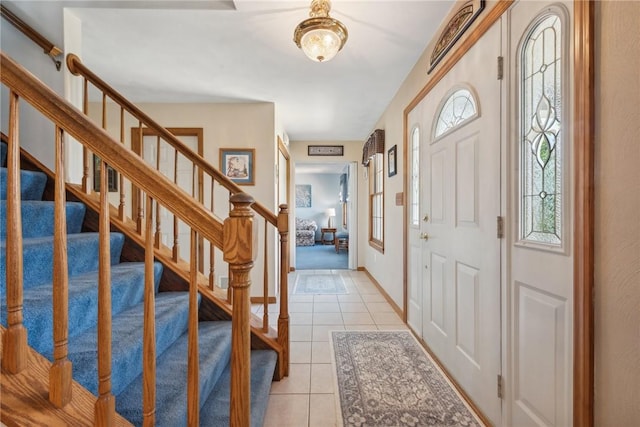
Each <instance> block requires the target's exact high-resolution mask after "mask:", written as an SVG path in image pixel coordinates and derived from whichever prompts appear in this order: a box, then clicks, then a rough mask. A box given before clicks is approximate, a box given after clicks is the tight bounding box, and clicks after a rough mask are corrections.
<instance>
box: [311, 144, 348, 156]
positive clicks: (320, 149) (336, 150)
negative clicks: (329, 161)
mask: <svg viewBox="0 0 640 427" xmlns="http://www.w3.org/2000/svg"><path fill="white" fill-rule="evenodd" d="M307 156H344V145H309V146H308V147H307Z"/></svg>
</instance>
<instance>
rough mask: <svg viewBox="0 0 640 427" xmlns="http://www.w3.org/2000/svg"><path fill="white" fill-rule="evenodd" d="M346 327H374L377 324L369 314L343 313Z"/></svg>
mask: <svg viewBox="0 0 640 427" xmlns="http://www.w3.org/2000/svg"><path fill="white" fill-rule="evenodd" d="M342 320H343V321H344V324H345V325H373V324H374V323H375V322H374V321H373V318H372V317H371V315H370V314H369V313H342Z"/></svg>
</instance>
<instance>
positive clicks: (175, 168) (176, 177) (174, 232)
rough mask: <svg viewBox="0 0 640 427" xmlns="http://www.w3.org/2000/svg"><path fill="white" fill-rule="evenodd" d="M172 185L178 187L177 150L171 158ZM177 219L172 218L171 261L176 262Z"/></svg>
mask: <svg viewBox="0 0 640 427" xmlns="http://www.w3.org/2000/svg"><path fill="white" fill-rule="evenodd" d="M173 183H174V184H176V185H178V150H177V149H176V150H175V151H174V156H173ZM178 225H179V224H178V217H177V216H176V215H174V216H173V260H174V261H178V258H179V257H180V241H179V240H178Z"/></svg>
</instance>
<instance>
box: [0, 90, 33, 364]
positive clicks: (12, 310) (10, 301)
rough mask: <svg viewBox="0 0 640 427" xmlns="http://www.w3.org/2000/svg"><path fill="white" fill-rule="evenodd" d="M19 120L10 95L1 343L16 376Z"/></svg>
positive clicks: (21, 359) (23, 341) (20, 342)
mask: <svg viewBox="0 0 640 427" xmlns="http://www.w3.org/2000/svg"><path fill="white" fill-rule="evenodd" d="M19 127H20V117H19V109H18V95H17V94H16V93H15V92H13V91H11V92H10V94H9V144H8V146H7V169H8V170H7V240H6V245H7V246H6V251H7V255H6V263H7V264H6V278H7V282H6V283H7V330H6V331H5V332H4V335H3V340H2V348H3V350H4V351H3V355H2V367H3V368H4V369H6V370H7V371H9V372H10V373H12V374H17V373H18V372H20V371H22V370H23V369H24V368H25V367H26V366H27V329H26V328H25V327H24V325H23V324H22V319H23V315H22V302H23V293H22V291H23V289H22V286H23V270H22V213H21V208H20V146H19V138H18V129H19Z"/></svg>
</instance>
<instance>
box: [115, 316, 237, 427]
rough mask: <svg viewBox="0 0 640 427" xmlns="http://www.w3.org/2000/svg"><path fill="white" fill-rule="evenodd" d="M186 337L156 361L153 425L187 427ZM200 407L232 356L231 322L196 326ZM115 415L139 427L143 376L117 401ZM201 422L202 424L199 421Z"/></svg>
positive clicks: (118, 397)
mask: <svg viewBox="0 0 640 427" xmlns="http://www.w3.org/2000/svg"><path fill="white" fill-rule="evenodd" d="M188 335H189V334H188V332H187V331H185V333H184V334H183V335H182V336H181V337H180V338H179V339H178V340H177V341H176V342H175V343H174V344H173V345H172V346H171V347H170V348H169V349H167V350H166V351H165V352H164V353H163V354H162V355H161V356H160V357H159V358H158V360H157V365H156V373H157V375H156V393H157V394H156V425H157V426H158V427H165V426H166V427H179V426H186V425H187V361H188V357H187V341H188ZM198 342H199V357H200V366H199V368H200V369H199V372H200V384H199V386H200V406H201V407H202V405H203V404H204V402H205V401H206V399H207V396H209V394H210V393H211V391H212V389H213V388H214V386H215V385H216V382H217V381H218V379H219V378H220V376H221V375H222V373H223V371H224V369H225V367H226V365H227V364H228V363H229V358H230V355H231V322H226V321H214V322H199V323H198ZM116 411H117V412H118V413H119V414H121V415H122V416H124V417H125V418H126V419H128V420H129V421H131V423H133V424H134V425H136V426H140V425H142V419H143V417H142V375H140V376H139V377H138V378H136V379H135V380H134V381H133V382H132V383H131V384H130V385H129V387H127V388H126V389H125V390H124V391H123V392H122V393H121V394H119V395H118V396H117V397H116ZM201 422H203V420H202V418H201Z"/></svg>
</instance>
